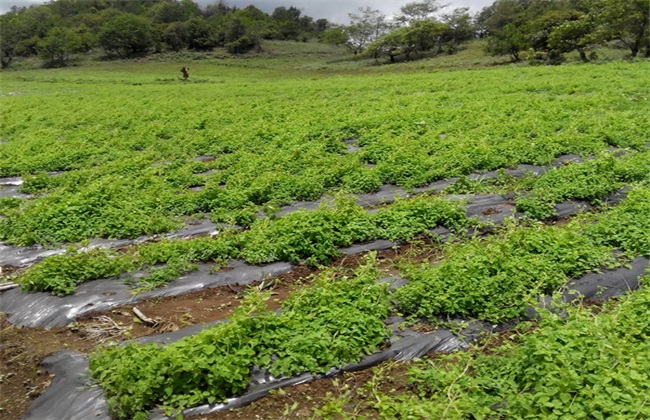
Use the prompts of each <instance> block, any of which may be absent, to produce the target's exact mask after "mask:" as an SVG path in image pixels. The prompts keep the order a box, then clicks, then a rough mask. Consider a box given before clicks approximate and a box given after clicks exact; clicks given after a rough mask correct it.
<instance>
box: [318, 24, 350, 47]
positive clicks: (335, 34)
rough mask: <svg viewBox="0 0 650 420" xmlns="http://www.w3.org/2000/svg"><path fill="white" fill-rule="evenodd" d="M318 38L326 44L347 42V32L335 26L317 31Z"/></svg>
mask: <svg viewBox="0 0 650 420" xmlns="http://www.w3.org/2000/svg"><path fill="white" fill-rule="evenodd" d="M318 39H320V41H321V42H325V43H327V44H334V45H342V44H345V43H347V42H348V34H347V33H346V32H345V30H344V29H343V28H340V27H336V28H331V29H327V30H325V31H323V32H321V33H319V34H318Z"/></svg>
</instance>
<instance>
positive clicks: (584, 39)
mask: <svg viewBox="0 0 650 420" xmlns="http://www.w3.org/2000/svg"><path fill="white" fill-rule="evenodd" d="M593 31H594V23H593V21H591V19H590V18H589V16H587V15H583V16H581V17H580V18H578V19H575V20H567V21H565V22H563V23H561V24H560V25H558V26H556V27H555V28H553V30H552V31H551V33H550V35H549V38H548V45H549V47H550V48H552V49H554V50H557V51H559V52H561V53H565V52H569V51H573V50H577V51H578V53H579V54H580V58H581V59H582V61H585V62H586V61H589V59H588V58H587V53H586V52H585V48H587V46H588V45H589V44H591V43H593V41H594V38H593V35H592V34H593Z"/></svg>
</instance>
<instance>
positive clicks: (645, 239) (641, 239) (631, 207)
mask: <svg viewBox="0 0 650 420" xmlns="http://www.w3.org/2000/svg"><path fill="white" fill-rule="evenodd" d="M596 218H597V223H593V224H590V225H587V226H585V228H584V230H585V233H586V234H587V235H588V236H590V237H592V238H593V240H594V241H596V242H598V243H601V244H604V245H607V246H611V247H616V248H619V249H622V250H624V251H626V252H627V253H628V254H630V255H646V256H650V235H648V232H650V188H648V187H643V188H641V187H639V188H636V189H634V190H632V191H631V192H630V193H629V196H628V198H627V199H626V200H625V201H624V202H623V203H621V204H620V205H618V206H616V207H614V208H612V209H610V210H609V211H608V212H607V213H605V214H604V215H602V216H600V215H598V216H596Z"/></svg>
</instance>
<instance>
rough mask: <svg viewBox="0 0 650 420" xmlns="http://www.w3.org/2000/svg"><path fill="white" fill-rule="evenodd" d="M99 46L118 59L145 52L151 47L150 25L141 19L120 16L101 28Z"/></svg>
mask: <svg viewBox="0 0 650 420" xmlns="http://www.w3.org/2000/svg"><path fill="white" fill-rule="evenodd" d="M99 44H100V45H101V46H102V48H104V50H105V51H106V52H107V53H109V54H116V55H117V56H119V57H127V56H129V55H132V54H134V53H139V52H145V51H147V50H148V49H149V48H151V47H152V46H153V37H152V35H151V25H150V24H149V22H148V21H147V19H145V18H143V17H140V16H136V15H133V14H130V13H124V14H121V15H119V16H117V17H116V18H114V19H112V20H110V21H108V22H106V24H105V25H104V26H103V27H102V30H101V32H100V34H99Z"/></svg>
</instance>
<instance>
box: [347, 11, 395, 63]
mask: <svg viewBox="0 0 650 420" xmlns="http://www.w3.org/2000/svg"><path fill="white" fill-rule="evenodd" d="M348 16H349V17H350V25H348V26H345V27H344V28H343V30H344V31H345V33H346V35H347V36H348V41H347V42H346V44H345V45H346V46H347V47H348V49H349V50H350V51H352V52H353V53H354V55H357V54H359V53H360V52H361V51H363V49H364V48H365V47H366V46H367V45H368V44H370V43H371V42H374V41H375V40H377V39H379V37H380V36H382V35H383V34H384V33H386V31H387V30H388V28H389V25H388V23H387V22H386V15H384V14H383V13H381V11H379V10H375V9H371V8H370V7H366V8H359V13H349V14H348Z"/></svg>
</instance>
